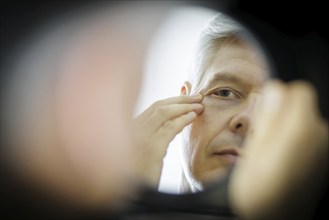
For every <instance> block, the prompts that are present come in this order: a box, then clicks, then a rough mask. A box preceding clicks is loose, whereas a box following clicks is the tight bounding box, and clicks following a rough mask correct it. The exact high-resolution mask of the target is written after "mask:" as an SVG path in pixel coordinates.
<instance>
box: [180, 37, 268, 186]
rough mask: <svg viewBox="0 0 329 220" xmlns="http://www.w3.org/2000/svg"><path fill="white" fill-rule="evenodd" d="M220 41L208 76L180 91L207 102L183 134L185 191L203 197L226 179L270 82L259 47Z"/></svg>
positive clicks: (207, 68)
mask: <svg viewBox="0 0 329 220" xmlns="http://www.w3.org/2000/svg"><path fill="white" fill-rule="evenodd" d="M221 40H222V41H221V42H219V43H217V45H216V49H215V50H214V53H213V55H212V58H211V59H210V62H208V64H206V65H205V66H204V68H203V70H204V71H203V72H202V73H197V74H196V78H195V80H194V81H192V82H191V83H190V82H187V83H186V84H185V86H184V87H183V88H182V94H196V93H200V94H202V95H203V97H204V98H203V100H202V104H203V106H204V111H203V113H201V114H200V115H199V116H198V117H197V118H196V120H194V122H193V123H192V124H191V125H190V126H188V127H187V128H185V130H184V131H183V172H184V175H183V184H182V191H192V192H196V191H201V190H203V189H204V187H205V186H206V185H207V184H209V183H211V182H213V181H215V180H218V179H221V178H223V177H225V176H226V175H227V174H228V171H229V169H230V167H231V166H232V165H233V164H234V162H235V161H236V160H237V159H238V158H239V154H240V151H241V147H242V145H243V143H244V140H245V139H246V135H247V133H248V131H249V130H250V129H251V127H252V121H253V120H252V117H253V115H254V113H255V107H256V104H257V103H258V102H259V100H260V98H261V94H260V92H261V89H262V86H263V84H264V83H265V81H266V79H267V78H268V77H269V71H268V68H266V64H265V62H264V61H263V58H262V56H261V55H260V53H259V50H257V49H256V47H253V46H252V44H250V43H247V42H246V41H243V40H239V39H234V38H232V39H225V40H223V39H221ZM184 181H185V182H184Z"/></svg>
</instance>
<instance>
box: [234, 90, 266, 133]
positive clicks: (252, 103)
mask: <svg viewBox="0 0 329 220" xmlns="http://www.w3.org/2000/svg"><path fill="white" fill-rule="evenodd" d="M259 100H260V98H259V97H257V96H256V95H255V96H252V97H249V99H248V100H247V103H246V105H245V106H244V108H243V109H242V110H240V111H239V112H238V113H237V114H235V115H234V116H233V117H232V119H231V121H230V123H229V128H230V130H231V131H232V132H233V133H236V134H238V135H240V136H242V137H245V136H246V134H247V132H248V131H249V129H250V128H251V125H252V121H253V119H252V118H253V116H254V113H255V112H254V111H255V109H256V106H257V104H258V103H259Z"/></svg>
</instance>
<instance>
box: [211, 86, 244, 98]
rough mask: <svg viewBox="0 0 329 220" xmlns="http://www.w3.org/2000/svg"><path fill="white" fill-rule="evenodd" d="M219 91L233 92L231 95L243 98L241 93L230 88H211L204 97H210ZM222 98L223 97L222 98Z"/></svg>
mask: <svg viewBox="0 0 329 220" xmlns="http://www.w3.org/2000/svg"><path fill="white" fill-rule="evenodd" d="M219 90H229V91H231V92H233V94H235V95H236V96H237V97H238V98H243V97H244V96H243V95H242V93H241V92H239V91H237V90H236V89H232V88H230V87H219V88H218V87H216V88H213V89H210V90H209V91H208V92H207V93H206V94H205V96H209V95H212V94H213V93H214V92H216V91H219ZM223 98H224V97H223Z"/></svg>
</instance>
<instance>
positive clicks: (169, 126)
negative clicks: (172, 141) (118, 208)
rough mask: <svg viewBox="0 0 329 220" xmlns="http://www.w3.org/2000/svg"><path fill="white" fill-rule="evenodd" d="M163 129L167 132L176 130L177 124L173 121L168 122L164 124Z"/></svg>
mask: <svg viewBox="0 0 329 220" xmlns="http://www.w3.org/2000/svg"><path fill="white" fill-rule="evenodd" d="M163 128H164V129H165V130H167V131H171V130H174V129H175V124H174V122H173V121H167V122H165V123H164V125H163Z"/></svg>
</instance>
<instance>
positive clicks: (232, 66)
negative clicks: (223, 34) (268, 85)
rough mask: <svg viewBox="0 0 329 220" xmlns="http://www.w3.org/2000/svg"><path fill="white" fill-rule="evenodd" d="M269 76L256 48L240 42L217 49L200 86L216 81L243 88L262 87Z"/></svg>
mask: <svg viewBox="0 0 329 220" xmlns="http://www.w3.org/2000/svg"><path fill="white" fill-rule="evenodd" d="M269 76H270V72H269V69H268V67H267V66H266V62H265V60H264V58H263V56H262V55H261V54H260V52H259V50H258V49H257V48H256V47H253V46H252V45H251V44H247V43H242V42H231V43H227V44H224V45H222V46H220V47H219V48H218V50H217V51H216V52H215V54H214V56H213V60H212V62H211V63H210V65H209V66H208V67H207V68H206V69H205V73H204V75H203V79H201V80H200V82H201V84H202V85H200V86H203V87H204V86H205V85H209V84H210V83H214V82H216V81H230V82H232V83H239V84H243V85H245V86H257V87H259V86H262V85H263V84H264V82H265V81H266V79H268V78H269Z"/></svg>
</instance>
